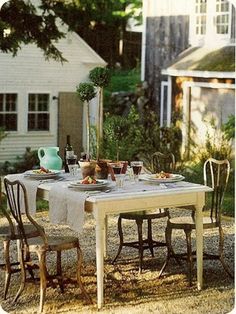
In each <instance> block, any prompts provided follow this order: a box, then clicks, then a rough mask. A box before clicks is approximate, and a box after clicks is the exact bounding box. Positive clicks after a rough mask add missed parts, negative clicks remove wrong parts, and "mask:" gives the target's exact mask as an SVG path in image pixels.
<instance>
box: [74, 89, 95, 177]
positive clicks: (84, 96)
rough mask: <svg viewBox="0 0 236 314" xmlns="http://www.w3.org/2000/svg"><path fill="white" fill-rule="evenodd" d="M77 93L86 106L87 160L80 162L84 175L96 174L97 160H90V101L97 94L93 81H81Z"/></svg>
mask: <svg viewBox="0 0 236 314" xmlns="http://www.w3.org/2000/svg"><path fill="white" fill-rule="evenodd" d="M77 94H78V96H79V98H80V99H81V101H82V102H83V103H84V105H85V106H86V161H84V162H83V163H82V162H81V163H80V167H81V169H82V173H83V176H84V177H85V176H87V175H94V172H95V166H96V162H95V161H90V113H89V104H90V101H91V100H92V99H93V98H94V97H95V96H96V91H95V88H94V85H93V84H92V83H80V84H79V86H78V87H77Z"/></svg>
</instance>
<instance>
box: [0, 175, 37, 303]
mask: <svg viewBox="0 0 236 314" xmlns="http://www.w3.org/2000/svg"><path fill="white" fill-rule="evenodd" d="M5 197H6V195H5V193H4V192H2V184H1V178H0V207H1V212H2V213H3V214H4V216H5V217H6V218H7V221H8V223H6V224H5V225H3V226H1V227H0V241H1V242H2V243H3V258H4V263H1V264H0V268H1V269H3V270H4V272H5V283H4V296H3V297H4V300H6V298H7V294H8V290H9V286H10V280H11V275H12V274H14V273H18V272H20V267H19V266H20V263H19V261H17V260H16V259H15V260H14V261H13V260H12V258H10V244H11V241H17V240H19V238H20V235H19V232H18V230H17V229H16V226H15V225H14V223H13V220H12V217H11V215H10V213H9V212H8V211H7V210H6V208H5V205H4V204H3V202H2V201H3V199H4V198H5ZM25 234H26V236H27V237H29V238H31V237H36V236H38V231H37V229H36V228H35V227H34V226H31V225H29V224H27V225H26V226H25ZM30 275H31V276H32V278H33V272H32V271H31V270H30Z"/></svg>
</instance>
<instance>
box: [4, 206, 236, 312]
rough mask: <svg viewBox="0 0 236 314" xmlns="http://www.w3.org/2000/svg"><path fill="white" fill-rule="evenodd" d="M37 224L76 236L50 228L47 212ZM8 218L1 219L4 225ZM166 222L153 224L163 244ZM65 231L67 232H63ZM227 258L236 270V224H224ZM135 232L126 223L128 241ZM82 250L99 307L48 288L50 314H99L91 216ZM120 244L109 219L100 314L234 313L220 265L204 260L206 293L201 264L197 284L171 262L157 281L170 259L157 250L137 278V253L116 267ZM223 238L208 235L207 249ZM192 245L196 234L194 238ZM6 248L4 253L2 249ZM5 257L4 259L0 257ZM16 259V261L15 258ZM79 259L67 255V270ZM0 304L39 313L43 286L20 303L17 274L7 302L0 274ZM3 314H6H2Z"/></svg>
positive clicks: (75, 293) (180, 238)
mask: <svg viewBox="0 0 236 314" xmlns="http://www.w3.org/2000/svg"><path fill="white" fill-rule="evenodd" d="M171 214H172V216H173V215H179V214H181V215H183V214H184V211H183V210H181V211H178V210H175V211H173V212H172V213H171ZM36 217H37V220H38V221H39V222H40V223H41V224H42V225H44V227H45V228H46V231H47V232H48V233H49V234H53V235H57V234H61V233H63V234H73V232H72V231H71V230H70V229H69V228H68V227H66V226H60V227H58V226H55V225H51V224H50V223H49V221H48V215H47V212H46V211H45V212H41V213H37V216H36ZM4 222H5V221H4V218H1V219H0V225H1V224H3V223H4ZM165 223H166V220H165V219H162V220H159V222H158V223H154V227H153V229H154V230H153V234H154V235H157V236H159V239H160V240H161V239H163V235H164V228H165ZM62 230H63V231H62ZM224 232H225V258H226V262H227V264H228V265H229V266H230V268H231V269H232V271H233V270H234V256H235V254H234V248H235V245H234V221H233V220H230V219H227V220H225V221H224ZM136 234H137V232H136V228H135V225H134V223H133V222H129V221H126V222H125V239H129V238H130V239H134V237H135V238H136ZM80 242H81V248H82V251H83V255H84V265H83V271H82V274H83V281H84V283H85V287H86V289H87V291H88V292H89V294H90V295H91V297H92V299H93V301H94V304H93V305H86V303H85V301H84V299H83V298H82V295H81V292H80V290H79V288H77V287H74V286H68V287H66V289H65V293H64V294H61V293H60V291H59V289H53V288H48V289H47V295H46V301H45V306H44V312H45V313H63V314H65V313H68V314H69V313H88V314H90V313H96V312H97V309H96V273H95V272H96V268H95V224H94V219H93V217H92V215H87V216H86V223H85V226H84V232H83V234H82V235H80ZM118 244H119V239H118V233H117V217H116V216H112V217H110V218H109V229H108V259H107V261H106V263H105V306H104V308H103V309H102V310H100V311H99V313H104V314H107V313H109V314H113V313H115V314H123V313H127V312H130V313H135V314H138V313H140V314H141V313H142V314H143V313H155V314H159V313H160V314H165V313H166V314H167V313H168V314H180V313H181V314H182V313H184V312H186V313H191V314H199V313H204V314H205V313H207V314H211V313H212V314H213V313H214V314H218V313H219V314H224V313H229V312H231V311H232V310H233V309H234V306H235V305H234V301H235V292H234V280H232V279H230V278H229V276H228V275H227V274H226V273H225V272H224V270H223V268H222V266H221V264H220V262H219V261H204V289H203V290H202V291H198V290H197V289H196V265H195V268H194V284H193V286H192V287H189V286H188V281H187V276H186V275H187V274H186V264H185V263H184V262H183V265H182V266H178V265H177V264H176V263H175V261H171V262H170V264H169V266H168V267H167V269H166V272H165V273H164V275H163V277H162V278H161V279H158V272H159V270H160V268H161V266H162V263H163V262H164V259H165V256H166V248H159V249H155V257H154V258H151V256H150V253H149V252H148V251H146V252H145V255H144V270H143V273H142V274H141V275H139V274H138V258H137V253H138V252H137V250H135V249H129V248H123V251H122V252H121V255H120V258H119V259H118V260H117V262H116V264H115V265H112V264H111V260H112V258H113V257H114V256H115V254H116V251H117V248H118ZM217 244H218V237H217V231H216V230H209V231H207V232H206V233H205V237H204V247H205V249H206V250H209V251H212V252H215V251H216V250H217ZM173 246H174V247H175V248H176V251H181V250H182V249H184V248H185V247H186V246H185V241H184V234H183V233H182V232H181V231H174V233H173ZM193 246H195V243H194V233H193ZM1 249H2V248H1ZM12 255H14V256H15V255H16V247H15V246H14V244H12ZM0 256H1V258H2V254H1V255H0ZM14 256H13V257H14ZM75 259H76V256H75V254H74V253H73V252H72V251H70V252H66V253H65V254H64V255H63V264H64V268H65V269H66V271H67V272H68V271H69V273H72V272H73V271H74V270H75ZM48 264H49V265H50V268H51V267H53V266H54V265H55V259H54V256H53V255H49V256H48ZM0 278H1V285H0V304H1V305H2V308H3V309H4V310H5V311H6V312H8V313H19V314H21V313H22V314H23V313H27V314H31V313H37V310H38V306H39V286H38V285H34V284H28V285H27V286H26V288H25V290H24V292H23V293H22V295H21V297H20V298H19V300H18V302H17V303H15V304H14V303H13V302H12V300H13V297H14V295H15V293H16V292H17V290H18V287H19V274H14V275H12V281H11V286H10V291H9V296H8V299H7V300H6V301H4V300H3V282H4V272H0ZM0 314H1V312H0Z"/></svg>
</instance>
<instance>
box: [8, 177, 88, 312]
mask: <svg viewBox="0 0 236 314" xmlns="http://www.w3.org/2000/svg"><path fill="white" fill-rule="evenodd" d="M4 185H5V190H6V194H7V199H8V203H9V207H10V211H11V214H12V216H13V217H14V219H15V222H16V225H17V229H18V232H19V238H20V239H19V240H20V266H21V285H20V288H19V290H18V292H17V294H16V296H15V299H14V301H17V299H18V298H19V296H20V295H21V293H22V291H23V290H24V287H25V284H26V282H29V281H30V282H31V281H32V278H27V277H26V270H30V271H32V270H33V269H34V268H36V267H37V268H39V277H40V278H39V279H40V305H39V312H40V313H41V312H42V311H43V305H44V300H45V295H46V288H47V286H48V285H50V286H53V287H55V280H57V283H58V285H59V287H60V290H61V292H64V283H71V282H72V283H76V284H78V285H79V287H80V289H81V291H82V293H83V295H84V297H85V299H86V300H87V302H88V303H92V300H91V298H90V296H89V295H88V294H87V292H86V290H85V288H84V286H83V284H82V281H81V266H82V253H81V249H80V245H79V239H78V238H77V237H72V236H47V235H46V233H45V231H44V229H43V227H42V226H40V225H39V224H38V223H37V222H36V221H35V220H34V219H33V218H32V216H31V215H30V214H29V208H28V200H27V192H26V189H25V186H24V185H23V184H22V183H21V182H20V181H18V180H16V181H13V182H10V181H9V180H8V179H6V178H5V179H4ZM22 197H23V199H24V204H25V214H26V217H27V219H28V223H29V224H31V225H32V226H33V227H34V228H36V230H37V232H38V234H39V236H38V237H36V238H28V237H27V235H26V229H25V221H23V220H22V213H21V201H20V199H21V198H22ZM70 249H76V251H77V272H76V279H74V280H73V279H72V278H64V277H63V275H62V267H61V253H62V251H65V250H70ZM48 252H55V253H56V271H55V274H52V275H51V274H50V275H49V273H48V271H47V265H46V255H47V253H48ZM30 253H36V255H37V257H38V263H37V264H35V263H34V262H33V261H32V260H31V259H30Z"/></svg>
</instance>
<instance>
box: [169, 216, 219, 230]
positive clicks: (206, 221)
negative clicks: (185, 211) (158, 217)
mask: <svg viewBox="0 0 236 314" xmlns="http://www.w3.org/2000/svg"><path fill="white" fill-rule="evenodd" d="M168 226H170V227H171V228H173V229H184V228H188V227H190V228H191V229H195V228H196V225H195V220H194V219H193V218H192V217H191V216H184V217H174V218H171V219H169V221H168ZM217 226H218V221H217V220H216V219H215V218H212V219H211V218H210V217H203V228H204V229H207V228H212V227H217Z"/></svg>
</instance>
